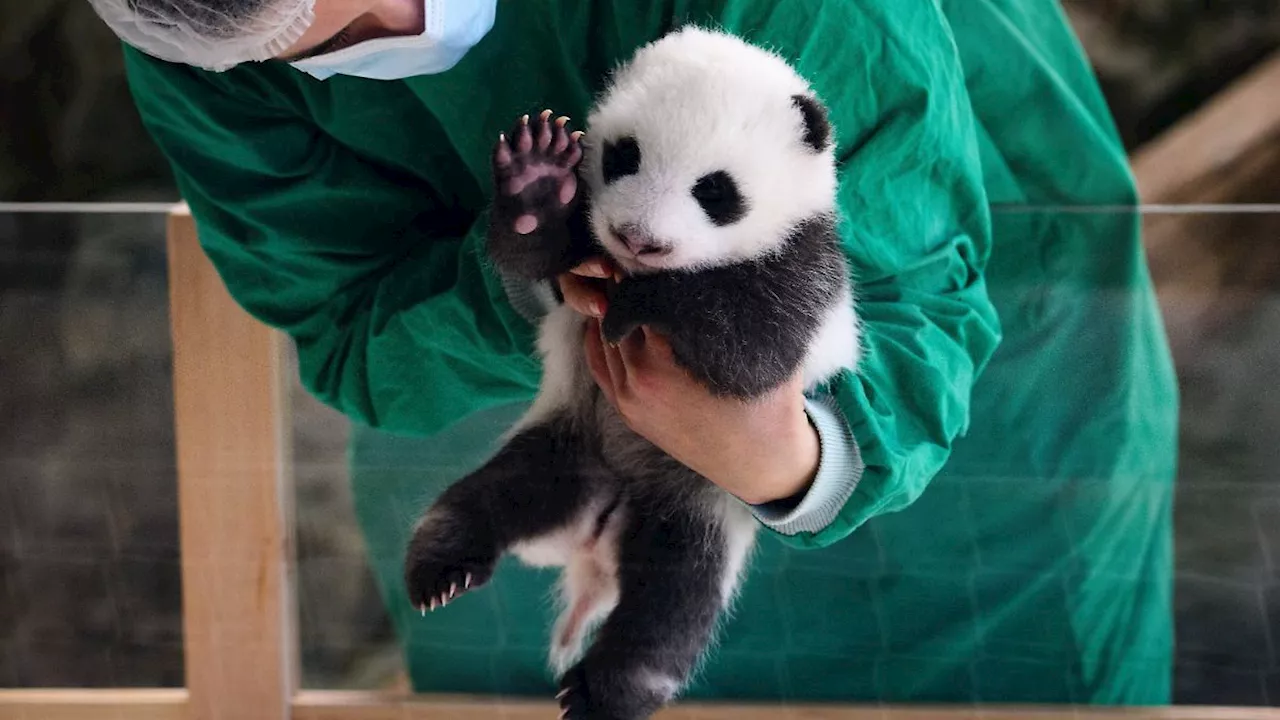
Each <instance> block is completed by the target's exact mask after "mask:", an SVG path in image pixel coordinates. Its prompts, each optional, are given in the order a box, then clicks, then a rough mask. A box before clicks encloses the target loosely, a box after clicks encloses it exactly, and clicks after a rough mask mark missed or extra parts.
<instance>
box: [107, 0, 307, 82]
mask: <svg viewBox="0 0 1280 720" xmlns="http://www.w3.org/2000/svg"><path fill="white" fill-rule="evenodd" d="M89 3H90V4H91V5H93V9H94V11H95V12H97V13H98V16H99V17H101V18H102V20H103V21H104V22H105V23H106V24H107V25H108V26H110V27H111V29H112V30H113V31H114V32H115V34H116V35H118V36H119V37H120V39H121V40H123V41H124V42H126V43H128V44H130V45H132V46H133V47H135V48H137V49H138V50H141V51H142V52H144V53H147V54H148V55H152V56H154V57H157V58H160V59H161V60H168V61H170V62H178V63H183V64H185V65H194V66H195V67H199V68H204V69H206V70H213V71H216V72H221V71H223V70H226V69H228V68H231V67H234V66H236V65H239V64H240V63H243V62H250V61H261V60H269V59H271V58H273V57H276V56H277V55H279V54H280V53H281V52H283V51H284V50H286V49H287V48H289V47H290V46H292V45H293V44H294V43H295V42H297V41H298V38H300V37H302V34H303V33H304V32H306V31H307V28H308V27H310V26H311V22H312V21H313V20H314V19H315V14H314V8H315V0H89Z"/></svg>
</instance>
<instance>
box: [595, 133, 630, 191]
mask: <svg viewBox="0 0 1280 720" xmlns="http://www.w3.org/2000/svg"><path fill="white" fill-rule="evenodd" d="M600 159H601V162H602V164H603V166H604V181H605V184H609V183H612V182H613V181H614V180H617V179H618V178H622V177H626V176H628V175H635V174H636V173H638V172H640V143H638V142H636V139H635V138H633V137H624V138H622V139H620V140H618V141H617V142H605V144H604V153H603V155H602V156H601V158H600Z"/></svg>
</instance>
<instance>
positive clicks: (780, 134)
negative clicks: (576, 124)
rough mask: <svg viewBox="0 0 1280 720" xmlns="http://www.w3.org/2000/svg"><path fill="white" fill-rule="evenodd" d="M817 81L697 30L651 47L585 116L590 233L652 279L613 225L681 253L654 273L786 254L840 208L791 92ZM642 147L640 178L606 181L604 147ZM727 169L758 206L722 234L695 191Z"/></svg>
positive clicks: (828, 158) (656, 263) (826, 157)
mask: <svg viewBox="0 0 1280 720" xmlns="http://www.w3.org/2000/svg"><path fill="white" fill-rule="evenodd" d="M810 93H811V91H810V88H809V85H808V83H807V82H806V81H805V80H804V79H803V78H802V77H800V76H799V75H798V74H797V73H796V72H795V71H794V70H792V69H791V67H790V66H789V65H788V64H787V63H786V62H784V61H783V59H782V58H780V57H778V56H776V55H774V54H772V53H770V52H768V51H766V50H763V49H761V48H758V47H755V46H753V45H750V44H748V43H746V42H744V41H742V40H740V39H737V38H734V37H732V36H728V35H723V34H719V33H714V32H710V31H707V30H702V29H697V28H688V29H684V30H680V31H679V32H676V33H672V34H671V35H668V36H666V37H664V38H662V39H661V40H658V41H656V42H654V43H652V44H650V45H647V46H645V47H644V48H642V49H641V50H640V51H639V52H637V53H636V55H635V57H634V58H633V59H632V60H631V61H630V62H629V63H628V64H627V65H625V66H624V67H622V68H620V69H619V71H618V72H617V73H616V74H615V79H614V83H613V85H612V87H611V88H610V89H609V91H608V94H607V97H606V99H605V101H604V102H603V103H601V104H600V105H598V106H597V107H596V108H595V110H594V111H593V112H592V113H591V114H590V116H589V117H588V119H587V134H586V137H585V142H586V148H585V156H584V158H583V168H584V170H585V177H586V180H587V183H588V184H589V186H590V189H591V224H592V228H593V230H594V231H595V233H596V236H597V237H598V238H599V239H600V241H601V242H602V243H604V244H605V246H606V247H607V248H608V249H609V251H610V254H612V255H614V256H615V257H616V258H618V260H619V262H621V263H623V264H626V265H630V268H629V269H631V270H643V268H644V266H642V265H639V264H638V261H633V262H628V258H630V253H629V251H628V250H627V249H626V247H625V246H624V245H622V243H621V242H620V241H619V240H618V239H617V237H616V236H615V235H614V234H613V232H612V228H616V227H619V226H620V225H622V224H625V223H635V224H638V225H639V226H641V227H642V228H644V229H645V230H647V231H648V233H649V234H651V235H652V236H653V237H654V238H656V239H658V240H660V241H664V242H666V243H668V244H670V245H671V246H672V247H673V252H672V253H671V254H669V255H666V256H664V257H662V258H660V259H656V260H647V261H646V263H645V264H646V265H647V266H649V267H665V268H671V267H686V268H698V267H706V266H711V265H716V264H720V263H724V262H730V261H734V260H739V259H742V258H747V257H755V256H758V255H760V254H762V253H765V252H768V251H770V250H772V249H773V248H775V247H777V246H778V245H779V244H780V243H781V242H782V241H783V239H784V238H785V237H786V233H787V231H788V230H789V229H790V228H792V227H794V226H795V225H796V223H797V222H799V221H801V220H804V219H806V218H810V217H813V216H815V215H817V214H819V213H822V212H825V211H828V210H830V209H831V208H832V207H833V206H834V204H835V194H836V182H835V173H834V171H833V165H834V154H833V152H831V151H830V150H828V151H825V152H822V153H815V152H813V151H812V150H811V149H809V148H807V147H806V146H805V145H804V142H803V137H804V121H803V115H802V114H801V113H800V110H799V109H798V108H797V107H796V106H795V105H794V104H793V103H792V101H791V96H792V95H808V94H810ZM626 136H631V137H634V138H636V140H637V142H638V143H639V146H640V157H641V161H640V171H639V173H637V174H635V175H632V176H628V177H623V178H619V179H617V180H616V181H615V182H614V183H612V184H610V185H605V184H604V176H603V171H602V163H601V155H602V150H603V147H604V143H605V142H607V141H617V140H618V139H620V138H622V137H626ZM717 170H725V171H727V172H728V173H729V174H730V175H732V176H733V178H734V179H735V181H736V182H737V183H738V184H739V189H740V191H741V192H742V194H743V195H744V196H745V198H746V201H747V203H748V206H749V208H750V210H749V212H748V214H747V216H746V217H745V218H744V219H743V220H742V221H740V222H737V223H734V224H732V225H728V226H725V227H717V226H716V225H714V224H713V223H712V222H711V221H710V220H709V219H708V218H707V217H706V214H705V213H704V212H703V210H702V208H701V207H700V206H699V205H698V203H697V201H696V200H695V199H694V198H693V195H692V194H691V192H690V191H691V189H692V188H693V186H694V185H695V184H696V183H697V180H698V178H700V177H702V176H703V175H706V174H708V173H711V172H714V171H717Z"/></svg>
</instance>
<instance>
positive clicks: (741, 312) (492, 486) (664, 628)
mask: <svg viewBox="0 0 1280 720" xmlns="http://www.w3.org/2000/svg"><path fill="white" fill-rule="evenodd" d="M681 33H683V34H685V37H684V42H686V43H695V44H696V43H699V42H714V43H721V45H720V46H718V47H719V48H720V50H722V51H724V52H728V53H729V54H730V55H729V56H730V57H732V56H733V53H736V52H738V50H737V49H736V46H734V45H725V44H724V43H729V42H735V43H736V42H740V41H737V40H729V39H726V38H722V37H717V35H716V34H713V33H708V32H707V31H701V30H685V31H681ZM689 33H695V35H693V36H692V37H690V36H689V35H688V34H689ZM671 37H672V36H668V38H667V39H664V40H660V41H658V42H657V43H655V44H654V46H652V47H654V48H656V50H655V52H656V51H657V50H661V49H662V45H661V44H662V43H663V42H669V39H670V38H671ZM745 47H746V46H745V44H743V48H744V49H743V51H744V52H746V50H745ZM677 51H681V49H680V48H673V49H672V52H675V53H676V54H677V56H676V61H680V57H679V55H678V52H677ZM755 60H756V61H757V62H760V61H761V60H760V58H759V57H758V56H756V57H755ZM773 61H776V62H782V61H781V60H780V59H775V60H773ZM766 62H768V61H766ZM706 72H715V67H714V66H711V67H710V68H709V69H707V70H706ZM625 82H626V80H625V77H622V78H621V79H619V80H617V81H616V83H615V87H613V88H611V89H610V91H609V92H607V93H606V94H605V96H604V99H603V100H602V102H603V103H608V102H609V101H610V98H611V97H614V95H613V93H615V92H617V90H618V84H617V83H625ZM776 101H777V102H780V103H786V104H787V108H786V111H788V112H793V113H794V117H795V119H796V122H795V123H794V135H795V137H778V138H776V141H777V142H790V143H796V144H797V147H798V148H800V149H799V150H797V152H801V151H803V152H810V153H830V152H831V150H832V148H831V145H832V142H833V138H832V128H831V126H830V124H829V122H828V120H827V114H826V112H825V110H824V108H823V107H822V105H821V104H820V102H819V101H818V100H817V99H816V98H814V97H813V96H812V95H811V94H809V93H804V92H801V93H792V94H784V95H780V96H779V97H777V98H776ZM671 121H672V123H674V124H679V123H680V122H681V117H680V115H679V113H678V112H676V111H673V113H672V118H671ZM597 141H598V143H600V144H599V145H595V146H592V147H591V149H592V150H595V151H596V152H599V153H600V156H597V157H595V158H593V160H594V161H595V162H596V165H594V166H593V167H594V168H595V169H596V171H597V174H596V175H595V177H594V180H595V185H594V186H593V185H592V182H590V181H589V180H590V178H588V177H587V174H586V173H580V172H579V168H578V165H579V162H580V160H581V157H582V149H581V147H580V143H579V135H578V134H570V133H569V131H568V129H567V126H566V123H565V122H564V121H563V120H553V119H552V117H551V116H550V115H549V113H543V114H542V115H540V116H537V117H533V118H530V117H529V116H525V117H524V118H521V119H520V120H519V121H517V123H516V124H515V127H514V128H513V129H512V130H511V131H510V132H509V133H508V134H505V135H504V137H503V138H501V139H500V141H499V143H498V145H497V146H496V147H495V151H494V168H495V181H496V183H497V188H496V192H495V200H494V205H493V209H492V213H491V218H490V226H489V234H488V241H487V250H488V253H489V255H490V257H491V259H492V261H493V262H494V263H495V265H496V266H497V267H498V269H499V270H501V271H502V272H503V273H504V274H506V275H508V276H512V277H519V278H523V279H525V280H529V281H552V282H551V283H550V285H551V286H554V278H555V277H556V276H557V275H559V274H560V273H563V272H566V271H567V270H569V269H570V268H572V267H574V266H576V265H578V264H579V263H581V262H582V261H584V260H586V259H588V258H590V257H592V256H598V255H601V254H606V255H612V256H614V257H615V258H616V253H613V252H611V247H610V245H609V244H608V243H602V242H601V239H600V237H599V234H600V233H599V232H598V228H599V227H601V224H602V223H603V224H607V222H608V221H609V220H610V219H609V218H601V217H599V216H598V213H599V208H593V207H592V196H591V195H592V191H593V190H600V189H602V188H606V187H607V186H608V185H609V184H611V183H614V182H617V181H618V179H619V178H625V177H627V176H629V175H632V174H634V173H636V172H639V170H640V169H641V167H642V166H644V163H645V161H646V153H645V146H644V142H643V140H639V141H637V139H636V138H634V137H629V136H623V137H619V138H593V137H592V136H591V135H588V137H587V139H586V142H587V143H591V142H597ZM743 152H751V150H750V149H749V148H743ZM832 172H833V171H832ZM717 173H719V174H717ZM738 180H739V178H735V177H733V175H732V173H728V172H726V171H724V170H715V171H713V172H708V173H706V174H704V175H702V176H700V177H699V178H698V180H697V181H696V182H693V183H692V185H691V187H689V188H687V190H688V191H689V193H690V194H691V195H692V196H693V197H694V199H695V200H696V202H697V203H698V207H701V208H702V210H703V211H704V212H705V213H706V220H707V221H708V222H709V223H710V224H711V225H712V226H715V227H729V226H732V225H733V224H734V223H736V222H738V221H739V220H740V219H741V218H742V217H744V216H748V215H749V214H750V213H751V212H753V210H754V209H755V208H754V206H753V203H768V202H771V201H772V199H771V198H760V197H750V196H748V195H744V194H743V192H742V189H741V188H740V187H739V183H738ZM566 188H569V189H566ZM570 195H571V197H570ZM566 198H568V200H567V202H566V201H565V200H566ZM593 212H595V213H597V215H595V216H593V215H592V213H593ZM532 221H536V227H533V229H532V231H529V229H530V226H531V225H532ZM593 222H594V223H595V225H594V226H593ZM835 222H836V219H835V215H834V204H832V206H831V207H828V208H825V211H818V212H814V213H811V214H809V215H808V216H807V217H802V218H798V219H797V221H796V222H793V223H790V224H789V226H788V227H787V228H786V230H785V232H784V233H783V236H782V237H779V238H776V239H774V240H776V242H775V241H771V242H769V243H767V251H762V252H760V253H759V254H757V255H755V256H751V257H747V258H743V259H738V260H735V261H732V262H724V263H716V262H710V263H708V262H699V263H696V264H694V266H692V267H672V268H656V269H655V268H648V267H643V266H641V265H637V263H635V262H632V263H630V264H631V268H629V272H628V273H627V274H626V276H625V277H624V278H623V279H622V280H621V281H620V282H617V283H611V284H610V287H609V308H608V312H607V314H606V317H605V319H604V322H603V330H604V333H605V335H606V339H607V340H609V341H612V342H617V341H620V340H621V339H622V338H624V337H625V336H626V335H627V334H628V333H629V332H631V331H633V330H634V329H635V328H637V327H639V326H641V325H646V326H650V327H652V328H653V329H655V330H657V331H658V332H660V333H662V334H663V335H664V336H665V337H667V338H668V340H669V341H670V343H671V346H672V349H673V351H674V355H675V359H676V361H677V362H678V363H679V364H680V365H681V366H682V367H683V368H685V369H686V370H687V371H689V372H690V373H691V374H692V375H693V376H694V377H695V378H697V379H698V380H700V381H701V382H702V383H704V384H705V385H706V387H707V388H709V389H710V390H711V391H712V392H713V393H715V394H717V395H721V396H731V397H736V398H740V399H743V400H750V399H752V398H755V397H758V396H760V395H762V394H764V393H766V392H768V391H770V390H772V389H773V388H776V387H778V386H779V385H780V384H782V383H783V382H785V381H786V380H788V379H789V378H791V377H793V376H794V375H795V373H796V372H797V371H799V370H801V368H802V367H803V366H805V364H806V358H808V357H810V355H811V353H810V351H811V349H812V347H813V346H814V344H815V343H816V342H818V336H819V334H820V333H822V332H823V327H824V323H828V321H829V319H830V318H831V317H833V313H836V312H837V311H838V310H839V307H840V305H841V304H842V303H849V302H850V287H849V281H848V278H847V276H848V271H847V268H846V263H845V256H844V254H843V252H842V251H841V249H840V244H839V241H838V238H837V235H836V229H835ZM517 227H520V228H521V229H523V230H525V231H526V232H518V231H517ZM654 242H659V240H654ZM661 242H666V240H665V239H664V240H661ZM663 251H665V248H659V250H658V252H663ZM633 259H634V258H633ZM835 316H836V317H839V316H838V314H837V315H835ZM828 324H829V323H828ZM541 331H542V339H541V341H540V348H541V350H542V351H543V356H544V358H543V359H544V372H545V373H546V375H545V376H544V386H543V388H542V390H541V391H540V394H539V397H538V400H537V401H535V403H534V406H533V407H532V408H531V409H530V411H529V412H528V414H527V415H526V416H525V418H524V419H523V420H522V421H521V422H520V423H519V424H518V425H517V427H516V428H515V429H513V431H512V432H511V433H510V434H509V435H508V438H507V440H506V442H505V444H504V445H503V447H502V448H501V449H500V450H499V451H498V452H497V454H496V455H495V456H494V457H493V458H492V459H491V460H490V461H489V462H487V463H486V464H485V465H484V466H483V467H481V468H480V469H479V470H477V471H475V472H473V473H472V474H470V475H468V476H467V477H466V478H463V479H462V480H461V481H459V482H457V483H456V484H454V485H452V486H451V487H450V488H448V489H447V490H446V491H445V492H444V493H442V495H441V496H440V498H439V499H438V500H437V501H436V502H435V503H434V504H433V505H432V507H431V508H430V509H429V510H428V511H427V513H426V514H425V515H424V516H423V518H422V520H421V521H420V522H419V524H418V526H417V528H416V529H415V533H414V537H413V539H412V541H411V543H410V546H409V548H408V555H407V560H406V568H405V581H406V584H407V588H408V591H409V594H410V597H411V599H412V601H413V602H414V603H415V605H419V606H422V607H423V609H424V612H425V611H426V610H427V609H431V610H434V609H436V608H437V607H440V606H443V605H444V604H446V603H447V602H449V601H450V600H452V599H453V598H455V597H457V596H458V595H459V594H461V593H463V592H466V591H468V590H474V589H476V588H477V587H479V586H481V585H483V584H484V583H485V582H487V581H488V580H489V579H490V577H491V574H492V572H493V569H494V566H495V564H496V562H497V561H498V559H499V558H500V557H501V556H502V555H503V554H504V553H506V552H508V551H511V552H515V553H517V554H518V555H520V556H521V557H522V558H523V559H525V560H526V562H529V563H531V564H535V565H563V566H564V567H565V570H564V572H563V584H564V589H563V595H564V598H563V599H564V601H565V604H566V607H565V612H564V615H563V616H562V618H561V621H560V623H559V624H558V625H557V629H556V631H555V636H554V637H553V639H552V645H553V649H552V660H553V665H554V666H555V667H556V669H557V671H559V672H560V673H561V693H560V694H559V696H558V697H559V700H560V703H561V706H562V708H564V709H565V711H566V717H568V718H575V719H576V718H611V719H612V718H618V719H624V718H625V719H628V720H630V719H639V718H645V717H648V716H649V715H651V714H652V713H653V712H655V711H656V710H657V709H659V708H660V707H661V706H662V705H664V704H665V703H666V702H668V701H670V700H671V699H672V698H673V697H675V696H676V694H677V693H678V692H679V691H680V690H681V689H682V688H683V687H685V686H686V684H687V683H688V682H689V680H690V678H691V675H692V674H693V672H694V670H695V668H696V666H697V663H698V662H699V660H700V659H701V658H702V657H703V656H704V654H705V652H706V650H707V648H708V646H709V645H710V643H711V642H712V640H713V636H714V631H715V627H716V624H717V621H718V619H719V618H720V617H721V614H722V613H723V612H724V610H725V609H726V608H727V606H728V605H729V603H730V602H731V600H732V597H733V595H734V592H735V591H736V588H737V585H738V580H739V577H740V573H741V570H742V568H743V566H744V564H745V563H746V561H747V556H748V555H749V553H750V550H751V546H752V543H753V541H754V532H755V527H756V522H757V521H756V520H755V518H754V517H753V516H752V515H751V513H750V511H749V509H748V508H747V507H746V506H744V505H743V504H742V503H741V502H739V501H738V500H736V499H734V498H732V497H730V496H729V495H728V494H727V493H726V492H724V491H723V490H721V489H719V488H718V487H716V486H715V485H713V484H712V483H710V482H709V481H707V480H706V479H704V478H702V477H701V476H699V475H697V474H696V473H694V472H693V471H692V470H689V469H688V468H686V467H685V466H683V465H681V464H680V463H678V462H676V461H675V460H673V459H672V458H670V457H669V456H667V455H666V454H665V453H663V452H662V451H661V450H659V449H658V448H657V447H655V446H653V445H652V444H650V443H649V442H648V441H646V440H644V439H643V438H641V437H639V436H638V435H636V434H635V433H633V432H632V431H631V430H630V429H629V428H628V427H627V425H626V423H625V422H624V421H623V419H622V418H621V417H620V416H619V414H618V413H617V412H616V410H615V409H614V408H613V407H612V406H611V405H610V404H609V403H608V401H607V400H605V398H604V396H603V395H602V393H601V392H600V391H599V389H598V388H597V387H596V386H595V384H594V381H593V380H592V379H591V376H590V373H589V371H588V369H587V367H586V363H585V358H584V357H583V352H582V337H583V336H582V332H583V324H582V319H581V318H579V317H578V316H577V315H575V314H573V313H572V311H571V310H569V309H568V308H566V307H564V306H563V304H562V300H561V299H560V298H559V296H558V295H557V297H556V301H555V302H554V303H553V307H551V308H550V310H549V313H548V315H547V317H546V319H545V320H544V321H543V324H542V328H541ZM849 332H853V329H852V328H850V329H849ZM850 361H852V358H850ZM814 379H815V380H816V379H820V378H817V377H815V378H814ZM592 628H595V631H594V638H592V640H591V642H590V643H586V639H587V635H588V633H589V632H590V631H591V629H592ZM584 644H586V647H585V649H584V648H583V647H582V646H583V645H584Z"/></svg>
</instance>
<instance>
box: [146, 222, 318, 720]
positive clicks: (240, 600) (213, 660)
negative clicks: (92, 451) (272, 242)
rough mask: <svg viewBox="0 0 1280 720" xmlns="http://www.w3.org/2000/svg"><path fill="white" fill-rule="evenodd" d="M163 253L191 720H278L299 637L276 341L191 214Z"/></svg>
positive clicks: (284, 712)
mask: <svg viewBox="0 0 1280 720" xmlns="http://www.w3.org/2000/svg"><path fill="white" fill-rule="evenodd" d="M168 252H169V284H170V314H171V317H170V319H171V322H172V329H173V348H174V351H173V353H174V354H173V384H174V413H175V421H176V423H177V452H178V510H179V514H180V523H181V539H182V595H183V621H184V628H185V638H184V642H185V653H186V675H187V689H188V691H189V693H190V711H191V712H190V715H191V720H286V718H288V714H289V698H291V697H292V695H293V692H294V690H295V689H296V688H297V686H298V681H297V673H298V642H297V637H296V633H295V627H296V624H295V608H296V603H295V602H294V597H295V595H294V577H293V570H292V568H293V562H292V558H293V547H292V546H293V543H292V529H293V518H292V513H291V506H292V503H291V502H290V500H291V498H292V485H291V483H290V482H289V481H290V479H291V478H290V474H289V469H288V464H289V452H288V444H287V442H286V439H285V438H286V434H285V427H286V423H285V421H286V419H287V418H288V416H289V415H288V409H287V403H286V392H285V389H286V388H287V387H288V385H287V384H286V383H285V382H283V373H282V353H281V350H282V345H281V343H282V339H281V337H280V334H279V333H277V332H275V331H274V330H272V329H270V328H268V327H266V326H265V325H263V324H261V323H259V322H257V321H256V320H255V319H253V318H252V317H251V316H249V315H248V314H247V313H245V312H244V311H243V310H242V309H241V308H240V307H239V306H238V305H236V304H235V302H234V301H233V300H232V299H231V297H230V295H228V293H227V291H226V289H225V287H224V285H223V284H222V281H221V279H220V278H219V276H218V274H217V272H216V271H215V270H214V268H213V266H212V264H211V263H210V262H209V260H208V259H207V258H206V257H205V255H204V253H203V252H202V250H201V248H200V246H199V243H198V242H197V239H196V227H195V223H194V222H193V221H192V218H191V215H190V213H189V212H188V211H187V209H186V208H185V206H180V207H178V208H176V209H175V210H174V211H173V212H172V213H171V214H170V217H169V227H168Z"/></svg>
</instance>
